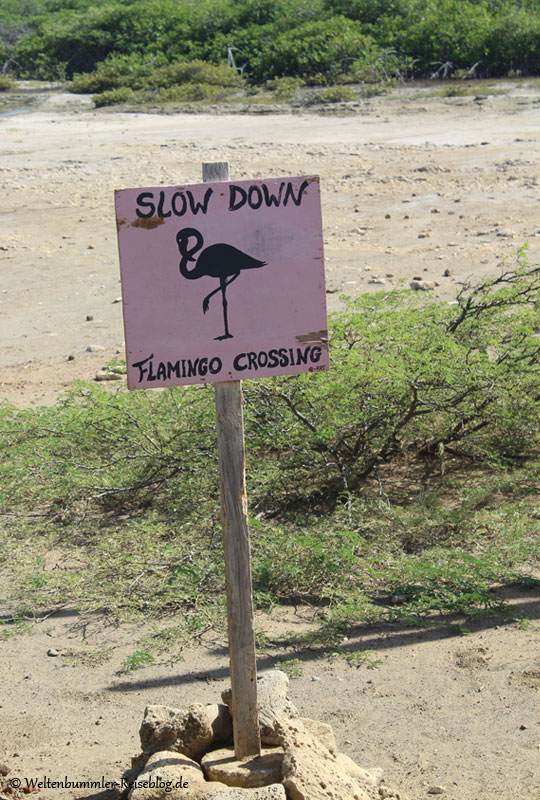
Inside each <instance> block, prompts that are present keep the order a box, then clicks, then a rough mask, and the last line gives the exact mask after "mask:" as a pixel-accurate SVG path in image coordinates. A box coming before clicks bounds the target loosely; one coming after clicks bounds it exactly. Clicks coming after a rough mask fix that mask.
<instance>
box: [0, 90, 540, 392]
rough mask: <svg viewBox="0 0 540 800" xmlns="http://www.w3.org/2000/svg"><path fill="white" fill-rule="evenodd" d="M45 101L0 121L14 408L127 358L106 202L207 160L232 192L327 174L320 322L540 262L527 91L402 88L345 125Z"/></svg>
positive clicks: (330, 119) (1, 253) (6, 369)
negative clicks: (234, 187) (481, 95)
mask: <svg viewBox="0 0 540 800" xmlns="http://www.w3.org/2000/svg"><path fill="white" fill-rule="evenodd" d="M67 97H68V98H69V96H67ZM54 99H55V98H48V100H47V102H46V103H45V104H44V105H43V107H42V108H41V109H40V110H37V111H32V112H30V113H25V114H18V115H12V116H7V117H4V118H3V119H1V120H0V127H1V132H2V139H1V145H0V172H1V175H0V178H1V184H0V185H1V186H2V193H1V196H0V209H1V213H2V218H3V222H4V224H3V227H2V233H1V240H0V257H1V259H2V262H3V269H2V274H3V281H2V287H1V289H0V340H1V341H2V352H1V356H0V394H1V395H3V396H5V397H7V398H9V399H10V400H11V401H12V402H15V403H17V404H22V405H24V404H33V403H43V402H50V401H52V400H53V399H54V397H55V396H57V394H58V392H59V391H61V390H62V389H63V388H64V387H65V386H66V385H67V383H68V382H69V380H70V379H72V378H73V377H84V378H91V377H93V375H94V373H95V371H96V369H97V368H98V367H99V366H101V364H102V363H104V362H105V361H107V360H108V359H110V358H111V357H113V356H114V355H122V352H123V329H122V320H121V305H120V303H115V302H114V301H115V300H116V299H117V298H118V297H119V295H120V286H119V272H118V257H117V247H116V231H115V224H114V211H113V192H114V189H117V188H125V187H129V186H145V185H155V184H160V183H165V184H170V183H179V182H182V183H185V182H198V181H199V180H200V170H201V167H200V165H201V162H202V161H212V160H217V161H219V160H227V161H229V162H230V165H231V175H232V176H233V177H236V178H238V179H239V178H251V177H257V178H259V177H270V176H280V175H293V174H313V173H316V174H320V175H321V180H322V192H323V215H324V226H325V243H326V244H325V247H326V262H327V288H328V291H329V298H328V299H329V307H330V309H331V310H334V309H336V308H337V307H338V306H339V300H338V294H339V292H341V291H344V292H345V293H348V294H354V293H356V292H358V291H374V290H379V289H381V288H385V287H387V288H391V287H394V286H399V285H400V282H404V285H408V282H409V281H410V279H411V278H413V277H414V276H420V277H422V278H425V279H429V280H432V281H436V282H437V283H438V284H439V286H438V287H437V289H436V291H435V295H436V296H438V297H440V298H441V299H451V298H452V297H453V296H454V295H455V292H456V290H457V288H458V286H459V284H460V283H461V282H462V281H464V280H466V279H467V278H469V277H470V276H479V275H482V274H485V273H488V272H494V271H496V270H497V269H498V268H499V266H500V264H501V262H502V261H504V259H507V258H509V257H511V255H512V254H513V253H515V251H516V250H517V248H518V247H520V246H521V245H523V244H528V246H529V254H530V257H531V259H533V260H534V258H536V257H537V254H538V252H539V247H538V245H539V244H540V238H539V237H540V232H539V227H540V226H539V222H538V215H537V211H536V203H537V199H536V198H537V191H538V180H539V162H540V157H539V153H540V148H539V142H540V106H539V105H538V102H537V99H536V95H535V94H534V93H532V92H531V91H529V90H526V89H524V88H519V87H514V88H513V89H512V90H511V91H510V93H509V94H505V95H501V96H493V97H491V98H486V99H484V100H475V99H474V98H472V97H466V98H452V99H450V98H447V99H441V98H426V97H424V96H422V93H421V92H419V91H416V93H414V92H413V93H412V94H411V92H410V91H409V90H406V91H403V92H401V93H396V94H395V95H392V96H391V97H389V98H374V99H373V100H370V101H366V102H365V103H364V104H362V105H361V106H360V104H359V108H358V109H356V111H357V113H354V114H350V115H348V116H341V117H339V116H330V115H326V116H317V115H307V114H294V115H292V116H291V115H285V114H277V115H258V116H249V115H245V114H244V115H231V114H224V115H219V116H212V115H209V114H200V115H193V114H192V115H186V114H175V115H165V116H164V115H149V114H140V113H137V114H129V113H110V112H107V111H103V112H96V111H90V110H78V106H77V104H79V103H80V98H75V99H74V100H72V103H75V106H73V105H69V104H67V105H66V97H64V96H60V100H59V99H58V97H57V98H56V106H57V107H58V108H56V107H55V106H54V103H53V100H54ZM74 108H75V109H76V110H73V109H74ZM445 273H446V274H445ZM87 316H89V317H92V318H93V319H92V320H88V321H87V319H86V318H87ZM93 344H94V345H99V346H100V347H103V348H104V350H103V351H101V352H100V353H99V354H98V355H91V354H89V353H87V351H86V348H87V347H88V346H89V345H93ZM70 356H73V358H72V359H71V360H70V361H68V360H67V359H68V358H69V357H70Z"/></svg>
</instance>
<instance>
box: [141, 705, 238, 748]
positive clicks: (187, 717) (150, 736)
mask: <svg viewBox="0 0 540 800" xmlns="http://www.w3.org/2000/svg"><path fill="white" fill-rule="evenodd" d="M140 739H141V746H142V749H143V751H144V752H145V753H156V752H158V751H163V750H173V751H175V752H177V753H183V754H184V755H186V756H188V758H193V759H194V760H195V761H198V760H199V759H200V758H201V757H202V756H203V755H204V753H205V752H206V751H207V750H209V749H210V747H216V746H218V745H220V744H224V745H225V744H229V743H230V742H232V720H231V716H230V714H229V709H228V708H227V707H226V706H224V705H217V704H210V705H206V706H204V705H202V704H201V703H194V704H193V705H191V706H189V708H188V709H184V710H182V709H178V708H169V707H168V706H160V705H153V706H147V707H146V709H145V712H144V719H143V721H142V724H141V728H140Z"/></svg>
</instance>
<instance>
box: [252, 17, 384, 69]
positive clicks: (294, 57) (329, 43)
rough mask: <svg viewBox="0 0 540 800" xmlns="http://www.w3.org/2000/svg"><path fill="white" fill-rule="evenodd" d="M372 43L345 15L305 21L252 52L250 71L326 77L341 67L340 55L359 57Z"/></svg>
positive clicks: (358, 26) (356, 24) (343, 56)
mask: <svg viewBox="0 0 540 800" xmlns="http://www.w3.org/2000/svg"><path fill="white" fill-rule="evenodd" d="M371 47H373V41H372V40H371V39H370V37H369V36H366V35H365V34H364V32H363V31H362V27H361V25H360V23H358V22H354V21H352V20H349V19H346V18H345V17H331V18H330V19H327V20H324V21H316V22H306V23H304V24H302V25H298V26H297V27H296V28H294V29H293V30H288V31H285V32H284V33H282V34H281V35H279V36H276V37H275V38H274V39H273V40H272V41H269V42H268V43H267V46H266V48H264V49H263V50H261V51H260V52H259V53H258V54H254V55H253V56H252V58H251V59H250V62H249V63H250V74H252V75H254V77H255V78H256V79H257V80H263V79H270V78H274V77H282V76H285V75H290V76H297V77H302V78H310V77H311V78H313V77H314V76H319V75H322V76H325V77H326V78H329V77H333V76H335V75H337V74H339V73H340V72H341V71H342V68H341V64H342V61H343V59H347V58H351V57H352V58H355V57H358V54H359V53H361V52H362V51H363V50H366V49H369V48H371ZM318 80H320V78H318Z"/></svg>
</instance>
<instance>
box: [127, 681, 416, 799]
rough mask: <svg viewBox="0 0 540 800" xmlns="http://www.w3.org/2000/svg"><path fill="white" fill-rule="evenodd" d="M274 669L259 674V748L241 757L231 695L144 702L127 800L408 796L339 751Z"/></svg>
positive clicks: (329, 733)
mask: <svg viewBox="0 0 540 800" xmlns="http://www.w3.org/2000/svg"><path fill="white" fill-rule="evenodd" d="M288 682H289V681H288V678H287V676H286V675H285V673H283V672H280V671H278V670H275V671H271V672H267V673H264V674H262V675H261V676H259V678H258V683H257V686H258V706H259V721H260V731H261V743H262V752H261V755H260V756H257V757H253V758H249V759H246V760H243V761H238V760H237V759H236V758H235V755H234V749H233V730H232V719H231V715H230V713H229V704H230V701H231V693H230V690H229V691H225V692H223V694H222V699H223V701H224V703H223V704H219V705H217V704H216V705H206V706H204V705H201V704H198V703H195V704H194V705H192V706H190V707H189V708H188V709H186V710H180V709H176V708H168V707H167V706H158V705H154V706H148V707H147V708H146V710H145V714H144V719H143V722H142V725H141V729H140V737H141V745H142V748H143V752H142V753H141V754H140V755H139V756H137V757H136V758H134V759H133V762H132V769H131V770H129V771H128V772H126V774H125V775H124V781H125V782H126V783H127V784H128V785H129V787H130V788H129V793H128V798H129V800H381V799H382V798H392V799H393V800H406V798H405V796H404V795H403V794H401V793H398V792H395V791H394V790H392V789H390V788H389V787H388V786H385V785H383V784H382V782H381V770H378V769H374V770H366V769H363V768H362V767H359V766H358V765H357V764H355V763H354V761H352V760H351V759H350V758H349V757H348V756H346V755H344V754H343V753H339V752H338V751H337V747H336V741H335V739H334V734H333V732H332V728H331V726H330V725H327V724H326V723H323V722H318V721H316V720H311V719H306V718H301V717H300V716H299V715H298V712H297V710H296V708H295V707H294V705H293V704H292V703H291V702H290V700H289V698H288V696H287V688H288Z"/></svg>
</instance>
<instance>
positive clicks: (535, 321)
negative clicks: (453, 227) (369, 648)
mask: <svg viewBox="0 0 540 800" xmlns="http://www.w3.org/2000/svg"><path fill="white" fill-rule="evenodd" d="M539 310H540V268H530V267H529V266H528V264H527V262H526V260H525V254H524V252H523V251H522V252H520V254H519V255H518V259H517V264H516V266H515V268H514V269H508V270H507V271H506V272H504V273H502V274H501V275H499V276H498V277H497V278H496V279H494V280H491V281H486V282H484V283H482V284H480V285H478V286H470V287H464V288H463V289H462V290H461V291H460V293H459V295H458V297H457V302H456V303H455V304H442V303H436V302H433V301H431V300H430V299H426V297H425V295H422V296H419V293H414V292H406V291H390V292H386V293H379V294H375V295H363V296H360V297H358V298H357V299H356V300H354V301H350V302H349V305H348V308H347V310H346V311H344V312H343V313H341V314H338V315H337V316H336V317H335V318H334V320H333V323H332V329H331V348H332V349H331V352H332V368H331V370H330V371H328V372H327V373H320V374H317V375H303V376H295V377H284V378H279V379H272V380H257V381H246V382H245V384H244V390H245V424H246V441H247V456H248V463H247V472H248V486H249V494H250V503H251V507H250V513H251V516H252V520H251V532H252V553H253V585H254V593H255V602H256V604H257V606H258V607H259V608H269V607H271V606H272V605H274V604H276V603H281V602H286V603H304V602H308V603H310V604H312V605H314V606H316V607H318V608H319V609H320V611H319V616H320V627H319V629H318V630H316V631H312V632H311V633H310V634H308V635H305V636H304V637H303V639H302V642H303V644H304V645H305V646H310V647H323V648H325V649H327V648H335V647H336V646H338V645H340V644H341V643H342V642H343V638H344V636H345V635H346V633H347V631H348V630H349V628H350V627H351V626H352V625H355V624H359V623H366V622H376V621H390V622H398V623H402V624H406V625H418V624H425V623H427V622H429V621H430V620H431V621H432V622H433V618H434V614H436V615H437V619H438V621H439V624H441V622H442V624H445V625H453V626H454V628H453V629H455V630H459V631H460V632H466V627H465V626H464V624H463V620H464V618H467V617H471V616H472V617H474V616H477V615H484V614H493V613H495V612H497V611H499V610H501V609H503V608H504V602H503V600H502V599H501V595H500V593H498V592H497V591H496V587H497V585H498V584H513V583H518V584H520V585H522V586H524V587H526V586H531V587H533V586H536V587H537V586H538V585H539V584H538V581H534V580H533V579H532V578H531V577H530V574H531V571H532V570H533V569H534V565H537V564H538V561H539V558H540V541H539V539H538V513H537V512H536V511H534V507H535V504H536V505H537V503H538V494H539V484H538V467H539V458H538V456H539V444H540V435H539V434H540V391H539V386H540V381H539V375H540V337H539V333H538V331H539V318H540V317H539ZM0 442H1V444H0V448H1V450H2V452H1V458H0V481H1V483H2V487H3V490H2V495H1V497H0V514H1V516H0V519H1V521H2V525H1V527H0V549H1V551H2V552H3V553H9V558H5V559H4V560H3V563H2V567H1V571H2V574H1V579H2V583H3V586H5V587H9V595H10V598H9V602H10V604H11V608H12V611H13V614H14V618H16V619H18V620H21V619H24V616H25V615H29V614H30V615H32V614H34V613H37V612H39V611H40V610H43V609H50V608H51V607H54V606H56V605H58V604H63V603H70V604H73V605H76V606H77V607H79V608H80V609H83V610H87V611H101V612H103V613H106V614H108V615H112V616H114V617H116V618H124V619H125V618H132V619H141V618H143V617H148V618H150V619H160V618H162V617H163V615H167V614H174V613H176V612H179V611H181V621H178V619H177V620H175V622H174V624H173V625H170V626H167V627H164V628H161V627H160V628H158V627H156V629H155V631H154V633H153V634H152V635H151V636H150V637H147V638H146V639H145V640H141V642H139V643H138V645H137V649H136V650H135V652H134V653H133V655H132V656H131V657H130V659H129V662H126V665H125V668H126V669H132V668H135V667H137V666H140V665H141V664H144V663H147V662H148V661H149V656H150V657H153V656H152V653H153V652H156V651H161V650H166V649H167V648H168V647H171V646H175V647H177V646H182V645H183V644H185V643H187V642H189V641H193V640H197V638H198V637H200V636H201V635H202V634H203V633H204V632H206V631H208V630H209V629H211V628H219V627H220V626H221V625H222V624H223V617H224V604H225V599H224V598H225V591H224V575H223V554H222V547H221V535H220V527H221V526H220V520H219V516H220V515H219V498H218V494H217V487H218V484H219V481H218V474H217V461H216V454H215V414H214V406H213V391H212V388H211V387H205V386H194V387H188V388H174V389H169V390H163V391H154V392H151V391H149V392H144V391H137V392H131V393H127V392H125V391H123V390H121V389H120V390H118V389H116V390H111V389H110V388H104V387H103V386H102V385H101V384H84V383H81V384H78V385H76V386H75V387H74V388H73V389H72V390H71V391H70V392H69V393H68V394H67V395H66V396H65V397H64V398H63V399H62V400H61V401H60V402H58V403H57V404H56V405H54V406H52V407H44V408H38V409H28V410H17V409H15V408H13V407H11V406H9V405H7V404H3V405H2V406H0ZM51 553H54V557H52V556H51ZM456 616H457V620H456ZM19 624H20V623H19ZM456 626H458V627H457V628H456ZM2 635H5V632H4V633H3V634H2ZM350 661H351V663H356V662H357V661H358V662H359V663H365V664H366V665H368V666H369V663H368V656H366V657H365V658H364V655H362V654H360V655H351V656H350Z"/></svg>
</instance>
